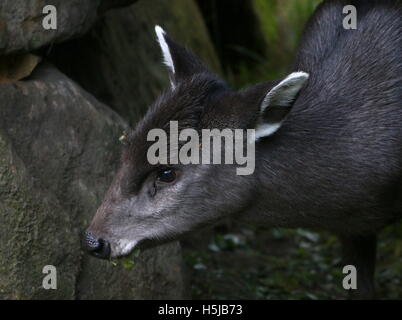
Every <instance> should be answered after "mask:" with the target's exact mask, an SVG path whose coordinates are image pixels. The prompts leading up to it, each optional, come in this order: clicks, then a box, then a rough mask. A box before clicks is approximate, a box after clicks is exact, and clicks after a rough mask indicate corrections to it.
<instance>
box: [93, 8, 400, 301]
mask: <svg viewBox="0 0 402 320" xmlns="http://www.w3.org/2000/svg"><path fill="white" fill-rule="evenodd" d="M349 2H350V1H349ZM352 2H353V3H352V4H354V5H355V6H356V7H357V12H358V14H359V19H358V27H357V30H345V29H343V27H342V18H343V15H342V8H343V6H344V3H343V1H325V2H324V3H323V4H322V5H320V7H319V8H318V9H317V11H316V13H315V14H314V15H313V17H312V18H311V19H310V21H309V23H308V24H307V27H306V30H305V32H304V35H303V37H302V40H301V44H300V47H299V49H298V51H297V55H296V61H295V64H294V66H293V70H294V72H292V73H291V74H290V75H289V76H287V77H286V78H285V79H283V80H281V81H273V82H266V83H260V84H257V85H254V86H251V87H250V88H247V89H244V90H241V91H234V90H232V89H230V88H229V87H228V86H227V85H226V84H225V83H224V82H223V81H222V80H220V79H218V78H217V77H216V76H215V75H213V74H211V73H210V72H209V71H208V70H207V68H206V67H205V66H204V65H203V64H202V63H201V62H200V61H199V60H198V59H197V58H196V57H195V56H194V55H193V54H192V53H191V52H190V51H187V50H186V49H184V48H183V47H182V46H180V45H178V44H177V43H175V42H174V41H173V40H172V39H170V38H169V37H168V36H167V35H166V34H165V32H164V31H163V30H162V29H161V28H160V27H157V28H156V33H157V38H158V41H159V43H160V45H161V48H162V52H163V56H164V63H165V64H166V65H167V67H168V70H169V74H170V79H171V89H170V90H168V91H166V92H165V93H164V94H163V95H162V97H161V98H160V99H158V100H157V102H156V103H155V104H154V105H153V106H152V107H151V108H150V110H149V112H148V113H147V115H146V116H145V117H144V119H143V120H142V121H141V122H140V123H139V125H138V126H137V128H136V129H135V130H134V131H133V132H132V133H131V134H130V136H129V137H128V144H127V146H126V148H125V150H124V152H123V157H122V164H121V168H120V169H119V171H118V173H117V175H116V178H115V180H114V182H113V183H112V185H111V187H110V189H109V191H108V193H107V195H106V197H105V200H104V202H103V204H102V205H101V207H100V208H99V210H98V212H97V214H96V216H95V218H94V220H93V222H92V224H91V226H90V228H89V230H88V233H87V238H86V240H87V247H88V250H89V251H90V252H91V253H92V254H93V255H95V256H98V257H101V258H105V257H109V256H110V255H111V256H114V257H116V256H121V255H125V254H128V253H129V252H131V251H132V250H133V249H134V248H135V247H138V246H139V247H141V246H144V247H147V246H154V245H157V244H160V243H164V242H167V241H170V240H174V239H178V238H179V237H180V236H182V235H185V234H188V233H189V232H192V231H193V230H196V229H198V228H201V227H203V226H205V225H209V224H213V223H216V222H219V221H221V220H222V219H223V218H226V217H233V218H236V219H244V220H246V221H251V220H254V221H257V222H258V223H260V224H261V223H265V224H266V225H268V226H277V227H310V228H315V229H325V230H329V231H331V232H333V233H335V234H337V235H338V236H339V237H340V239H341V241H342V245H343V248H344V263H345V264H353V265H354V266H355V267H356V268H357V272H358V290H356V291H355V292H354V293H355V295H356V297H358V298H367V297H372V296H373V274H374V265H375V250H376V234H377V233H378V231H380V230H381V228H383V227H384V226H386V225H388V224H390V223H393V222H395V221H397V220H398V219H400V218H401V217H402V200H401V199H402V72H401V71H402V50H401V49H402V19H401V18H402V10H401V4H400V2H398V1H381V2H376V1H374V2H369V1H352ZM170 120H177V121H178V123H179V126H181V128H194V129H197V130H201V129H203V128H221V129H222V128H231V129H238V128H242V129H247V128H255V129H256V142H255V171H254V173H253V174H251V175H245V176H239V175H236V174H235V166H231V165H210V166H205V165H202V164H200V165H192V164H189V165H180V164H178V165H174V166H162V167H161V166H158V165H151V164H149V163H148V162H147V160H146V156H145V155H146V153H147V148H148V147H149V143H148V142H147V140H146V135H147V132H148V131H149V130H151V129H152V128H166V127H167V124H168V123H169V121H170Z"/></svg>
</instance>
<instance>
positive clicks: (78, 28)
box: [0, 0, 135, 54]
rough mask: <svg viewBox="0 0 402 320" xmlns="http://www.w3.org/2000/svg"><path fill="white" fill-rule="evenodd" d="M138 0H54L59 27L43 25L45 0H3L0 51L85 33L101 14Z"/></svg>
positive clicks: (32, 47)
mask: <svg viewBox="0 0 402 320" xmlns="http://www.w3.org/2000/svg"><path fill="white" fill-rule="evenodd" d="M134 1H135V0H119V1H114V0H103V1H102V0H69V1H64V0H53V1H51V4H52V5H54V6H55V7H56V9H57V29H56V30H45V29H44V28H43V26H42V22H43V18H44V17H45V16H46V15H45V14H43V13H42V12H43V8H44V7H45V6H46V5H48V4H49V3H48V2H47V1H45V0H30V1H26V0H2V1H1V2H0V54H9V53H13V52H16V51H27V52H28V51H32V50H35V49H38V48H40V47H42V46H44V45H46V44H49V43H51V42H52V43H53V42H59V41H63V40H66V39H68V38H71V37H76V36H79V35H83V34H84V33H85V32H87V31H88V29H89V28H90V27H91V26H92V24H93V23H94V22H95V20H96V19H97V17H98V15H99V14H101V13H102V12H103V11H104V10H106V9H110V8H111V7H118V6H122V5H127V4H130V3H133V2H134Z"/></svg>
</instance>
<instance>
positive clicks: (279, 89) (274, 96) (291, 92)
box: [260, 71, 309, 113]
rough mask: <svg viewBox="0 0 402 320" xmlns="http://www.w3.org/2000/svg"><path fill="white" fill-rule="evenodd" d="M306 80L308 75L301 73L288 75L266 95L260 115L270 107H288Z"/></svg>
mask: <svg viewBox="0 0 402 320" xmlns="http://www.w3.org/2000/svg"><path fill="white" fill-rule="evenodd" d="M308 78H309V74H308V73H306V72H303V71H298V72H293V73H291V74H290V75H288V76H287V77H286V78H285V79H284V80H282V81H281V82H280V83H279V84H278V85H276V86H275V87H274V88H273V89H272V90H271V91H270V92H268V93H267V95H266V96H265V98H264V100H263V102H262V104H261V109H260V111H261V113H263V112H264V110H265V109H266V108H267V107H268V106H270V105H271V106H272V105H275V106H283V107H287V106H290V105H291V104H292V102H293V101H294V99H295V97H296V95H297V93H298V92H299V91H300V89H301V88H302V87H303V86H304V84H305V83H306V81H307V80H308Z"/></svg>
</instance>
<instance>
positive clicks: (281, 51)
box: [228, 0, 321, 88]
mask: <svg viewBox="0 0 402 320" xmlns="http://www.w3.org/2000/svg"><path fill="white" fill-rule="evenodd" d="M320 2H321V0H303V1H300V0H285V1H284V0H281V1H279V0H271V1H267V0H253V3H254V8H255V14H256V15H257V18H258V21H259V24H260V28H261V29H262V32H263V35H264V42H265V48H266V49H265V55H264V56H261V55H258V54H256V53H253V52H249V51H248V50H247V48H237V50H238V51H241V52H242V53H243V54H244V56H248V57H252V58H253V59H254V60H255V61H256V65H255V66H254V67H253V68H252V69H250V68H249V66H246V65H245V64H244V65H242V64H241V63H240V65H238V66H236V72H233V71H231V70H229V71H228V77H229V79H230V82H231V83H232V85H233V86H235V87H237V88H240V87H243V86H245V85H248V84H250V83H254V82H261V81H266V80H272V79H278V78H281V77H283V76H285V75H286V73H287V72H288V71H289V68H290V66H291V64H292V60H293V55H294V52H295V48H296V46H297V44H298V42H299V40H300V36H301V34H302V32H303V28H304V25H305V23H306V21H307V19H308V18H309V17H310V16H311V14H312V13H313V11H314V10H315V8H316V7H317V5H318V4H319V3H320Z"/></svg>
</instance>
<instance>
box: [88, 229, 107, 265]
mask: <svg viewBox="0 0 402 320" xmlns="http://www.w3.org/2000/svg"><path fill="white" fill-rule="evenodd" d="M84 248H85V250H86V251H87V252H88V253H89V254H91V255H92V256H94V257H96V258H100V259H109V257H110V243H109V241H107V240H104V239H101V238H96V237H94V235H93V234H92V232H88V231H87V232H85V238H84Z"/></svg>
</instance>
